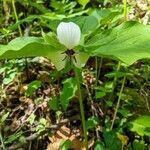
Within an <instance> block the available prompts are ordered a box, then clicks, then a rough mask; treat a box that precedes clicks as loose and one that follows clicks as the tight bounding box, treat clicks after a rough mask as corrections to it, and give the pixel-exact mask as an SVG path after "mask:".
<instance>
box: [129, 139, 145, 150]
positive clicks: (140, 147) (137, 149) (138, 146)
mask: <svg viewBox="0 0 150 150" xmlns="http://www.w3.org/2000/svg"><path fill="white" fill-rule="evenodd" d="M132 146H133V150H144V149H145V146H144V141H138V140H134V142H133V143H132Z"/></svg>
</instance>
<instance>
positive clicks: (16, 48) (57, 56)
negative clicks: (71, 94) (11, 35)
mask: <svg viewBox="0 0 150 150" xmlns="http://www.w3.org/2000/svg"><path fill="white" fill-rule="evenodd" d="M53 45H54V46H53ZM64 51H65V49H64V47H61V46H60V47H58V46H57V47H55V44H54V43H51V44H49V43H46V42H45V41H44V40H43V39H42V38H37V37H20V38H16V39H14V40H12V41H11V42H10V43H9V44H8V45H0V59H15V58H24V57H34V56H43V57H47V58H49V59H50V60H51V61H52V62H53V63H54V65H55V66H56V68H57V69H58V70H61V69H62V68H64V66H65V61H63V59H64V58H65V54H62V52H64Z"/></svg>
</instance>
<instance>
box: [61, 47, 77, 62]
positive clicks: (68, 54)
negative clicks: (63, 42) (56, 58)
mask: <svg viewBox="0 0 150 150" xmlns="http://www.w3.org/2000/svg"><path fill="white" fill-rule="evenodd" d="M63 54H66V57H65V58H64V59H63V61H64V60H65V59H68V60H69V62H70V63H71V62H72V61H73V60H74V61H75V62H77V61H76V58H75V56H74V54H75V51H74V50H73V49H68V50H66V51H65V52H63Z"/></svg>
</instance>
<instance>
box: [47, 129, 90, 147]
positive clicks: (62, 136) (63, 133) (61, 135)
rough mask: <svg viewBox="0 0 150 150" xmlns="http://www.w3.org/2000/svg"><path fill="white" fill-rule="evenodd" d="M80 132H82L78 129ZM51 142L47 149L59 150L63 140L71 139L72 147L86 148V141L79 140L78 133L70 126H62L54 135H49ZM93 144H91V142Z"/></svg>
mask: <svg viewBox="0 0 150 150" xmlns="http://www.w3.org/2000/svg"><path fill="white" fill-rule="evenodd" d="M78 132H80V131H79V130H78ZM49 139H50V141H51V143H50V144H49V145H48V146H47V150H59V149H60V144H61V142H62V140H70V141H71V142H72V145H71V148H72V149H74V150H85V149H86V148H85V146H84V143H83V142H82V141H79V139H78V138H77V136H76V134H74V133H72V132H71V130H70V129H69V128H67V127H66V126H62V127H61V128H60V129H59V130H58V131H57V132H56V134H55V135H54V136H52V137H49ZM89 145H90V146H92V145H93V144H92V145H91V144H89Z"/></svg>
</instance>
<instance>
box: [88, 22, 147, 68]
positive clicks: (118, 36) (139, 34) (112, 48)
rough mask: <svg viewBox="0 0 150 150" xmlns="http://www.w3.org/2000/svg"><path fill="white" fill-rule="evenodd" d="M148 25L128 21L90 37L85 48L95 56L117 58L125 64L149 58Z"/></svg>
mask: <svg viewBox="0 0 150 150" xmlns="http://www.w3.org/2000/svg"><path fill="white" fill-rule="evenodd" d="M149 41H150V27H149V26H145V25H142V24H140V23H137V22H133V21H129V22H126V23H123V24H122V25H119V26H118V27H116V28H114V29H112V30H108V31H107V32H104V33H100V34H98V35H96V36H94V37H93V38H92V39H90V40H89V41H88V42H87V43H86V45H85V48H86V50H87V51H88V52H89V53H90V54H93V55H95V56H104V57H111V58H115V59H118V60H120V61H122V62H124V63H126V64H127V65H131V64H133V63H134V62H135V61H137V60H139V59H144V58H150V42H149Z"/></svg>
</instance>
